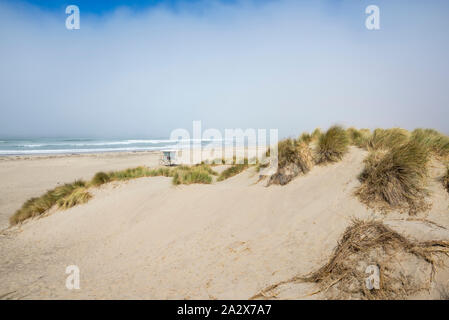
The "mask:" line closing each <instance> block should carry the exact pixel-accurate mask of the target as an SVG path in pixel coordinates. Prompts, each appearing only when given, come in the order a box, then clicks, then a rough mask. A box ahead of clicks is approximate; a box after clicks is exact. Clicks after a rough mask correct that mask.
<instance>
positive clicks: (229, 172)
mask: <svg viewBox="0 0 449 320" xmlns="http://www.w3.org/2000/svg"><path fill="white" fill-rule="evenodd" d="M247 168H248V162H246V163H240V164H234V165H232V166H231V167H229V168H226V169H225V170H223V171H222V172H221V173H220V175H219V176H218V178H217V181H223V180H226V179H229V178H231V177H233V176H235V175H237V174H239V173H240V172H242V171H244V170H246V169H247Z"/></svg>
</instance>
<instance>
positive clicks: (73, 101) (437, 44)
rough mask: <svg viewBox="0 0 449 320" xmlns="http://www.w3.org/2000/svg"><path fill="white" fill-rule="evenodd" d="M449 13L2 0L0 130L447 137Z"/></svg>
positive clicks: (433, 5) (383, 1) (406, 8)
mask: <svg viewBox="0 0 449 320" xmlns="http://www.w3.org/2000/svg"><path fill="white" fill-rule="evenodd" d="M129 3H131V6H130V5H129ZM66 4H77V5H79V7H80V12H81V29H80V30H67V29H66V28H65V19H66V14H65V12H64V11H65V10H64V9H65V5H66ZM370 4H376V5H378V6H379V8H380V12H381V29H380V30H377V31H369V30H367V29H366V28H365V19H366V17H367V15H366V14H365V8H366V6H367V5H370ZM448 9H449V2H448V1H438V0H431V1H418V0H410V1H405V0H396V1H388V0H370V1H364V0H360V1H353V0H338V1H337V0H328V1H326V0H321V1H320V0H314V1H312V0H310V1H295V0H264V1H244V0H243V1H240V0H235V1H231V2H230V1H205V0H198V1H181V0H178V1H168V2H165V1H157V2H155V1H144V2H142V1H131V2H129V1H126V4H125V1H118V0H117V1H95V2H94V1H85V0H81V1H25V2H24V1H22V2H18V1H8V0H7V1H5V0H0V39H1V41H0V71H1V72H0V108H1V110H0V111H1V114H2V116H1V117H0V136H2V137H4V136H19V137H25V136H26V137H30V136H31V137H34V136H39V137H42V136H47V137H51V136H77V137H80V136H86V137H89V136H93V137H138V136H142V137H164V136H168V135H169V134H170V131H171V130H173V129H176V128H186V129H191V125H192V121H193V120H201V121H202V123H203V127H204V128H217V129H220V130H222V129H224V128H266V129H269V128H278V129H279V131H280V135H281V136H291V135H297V134H299V133H300V132H302V131H304V130H313V128H315V127H321V128H326V127H327V126H329V125H332V124H335V123H339V124H343V125H346V126H356V127H369V128H375V127H393V126H401V127H405V128H408V129H413V128H415V127H433V128H436V129H439V130H442V131H444V132H446V133H449V126H448V125H447V119H448V118H449V108H448V104H449V85H448V83H449V81H448V75H449V59H447V52H448V49H449V43H448V40H447V30H448V29H449V19H447V12H448Z"/></svg>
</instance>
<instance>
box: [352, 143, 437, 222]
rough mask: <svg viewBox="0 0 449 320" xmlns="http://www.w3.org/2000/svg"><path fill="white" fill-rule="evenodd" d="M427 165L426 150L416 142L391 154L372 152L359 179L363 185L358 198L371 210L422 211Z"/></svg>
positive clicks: (394, 149)
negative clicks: (371, 208)
mask: <svg viewBox="0 0 449 320" xmlns="http://www.w3.org/2000/svg"><path fill="white" fill-rule="evenodd" d="M428 161H429V154H428V152H427V148H426V147H425V146H424V145H423V144H421V143H420V142H419V141H416V140H410V141H409V142H408V143H406V144H399V145H397V146H395V147H393V148H392V149H390V150H372V151H371V152H370V154H369V155H368V157H367V158H366V159H365V161H364V162H365V168H364V169H363V171H362V173H361V174H360V175H359V180H360V182H361V183H362V184H361V186H360V187H359V189H358V190H357V191H356V195H358V197H359V199H360V200H361V201H362V202H364V203H365V204H367V205H368V206H370V207H374V208H379V209H381V210H382V211H387V210H390V209H406V210H408V211H409V213H410V214H415V213H416V212H418V211H423V210H424V209H425V208H426V204H425V201H424V198H425V196H426V195H427V191H426V189H425V187H424V186H425V180H426V177H427V165H428Z"/></svg>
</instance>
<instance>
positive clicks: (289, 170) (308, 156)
mask: <svg viewBox="0 0 449 320" xmlns="http://www.w3.org/2000/svg"><path fill="white" fill-rule="evenodd" d="M312 167H313V157H312V151H311V149H310V147H309V145H308V144H306V143H304V142H302V141H301V142H299V141H297V140H293V139H285V140H282V141H280V142H279V143H278V170H277V172H276V173H275V174H274V175H272V176H271V177H270V180H269V182H268V185H270V184H280V185H285V184H287V183H289V182H290V181H291V180H293V178H295V177H296V176H297V175H299V174H306V173H307V172H309V171H310V169H311V168H312Z"/></svg>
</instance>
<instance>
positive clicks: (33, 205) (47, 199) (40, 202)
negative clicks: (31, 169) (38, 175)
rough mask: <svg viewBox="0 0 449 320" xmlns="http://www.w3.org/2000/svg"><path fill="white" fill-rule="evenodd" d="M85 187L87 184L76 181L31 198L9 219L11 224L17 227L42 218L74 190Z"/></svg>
mask: <svg viewBox="0 0 449 320" xmlns="http://www.w3.org/2000/svg"><path fill="white" fill-rule="evenodd" d="M85 186H86V183H85V182H84V181H82V180H76V181H75V182H73V183H67V184H64V185H62V186H58V187H56V188H54V189H51V190H48V191H47V192H46V193H44V194H43V195H42V196H40V197H35V198H31V199H29V200H27V201H26V202H25V203H24V204H23V205H22V207H21V208H20V209H19V210H17V211H16V212H15V213H14V214H13V215H12V216H11V217H10V218H9V222H10V224H11V225H16V224H18V223H20V222H22V221H24V220H26V219H29V218H32V217H37V216H40V215H42V214H44V213H45V212H46V211H47V210H49V209H50V208H51V207H53V206H54V205H55V204H56V203H57V202H58V201H60V200H61V199H63V198H65V197H67V196H69V195H70V194H71V193H72V192H73V191H74V190H76V189H78V188H84V187H85Z"/></svg>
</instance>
